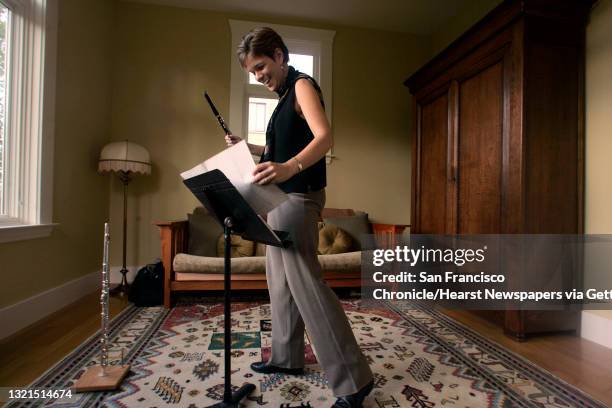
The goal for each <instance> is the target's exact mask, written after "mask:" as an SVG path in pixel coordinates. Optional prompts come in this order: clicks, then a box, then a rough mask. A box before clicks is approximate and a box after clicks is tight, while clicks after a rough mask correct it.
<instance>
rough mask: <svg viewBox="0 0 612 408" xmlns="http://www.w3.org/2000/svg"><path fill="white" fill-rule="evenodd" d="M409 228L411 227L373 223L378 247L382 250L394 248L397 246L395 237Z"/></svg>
mask: <svg viewBox="0 0 612 408" xmlns="http://www.w3.org/2000/svg"><path fill="white" fill-rule="evenodd" d="M409 227H410V225H402V224H378V223H372V232H373V233H374V238H375V239H376V244H377V245H379V246H380V247H381V248H393V247H394V246H395V244H396V240H395V236H396V235H399V234H401V233H402V232H404V230H405V229H406V228H409Z"/></svg>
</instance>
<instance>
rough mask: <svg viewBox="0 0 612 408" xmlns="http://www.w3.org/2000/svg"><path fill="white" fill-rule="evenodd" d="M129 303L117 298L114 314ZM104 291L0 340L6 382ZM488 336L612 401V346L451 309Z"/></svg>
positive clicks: (67, 343) (50, 353)
mask: <svg viewBox="0 0 612 408" xmlns="http://www.w3.org/2000/svg"><path fill="white" fill-rule="evenodd" d="M126 306H127V302H126V301H124V300H121V299H115V298H111V303H110V314H111V316H115V315H116V314H118V313H119V312H120V311H121V310H123V309H124V308H125V307H126ZM99 310H100V305H99V295H98V293H92V294H90V295H87V296H85V297H84V298H83V299H81V300H79V301H78V302H76V303H74V304H72V305H70V306H68V307H67V308H65V309H64V310H62V311H60V312H58V313H55V314H54V315H52V316H50V317H49V318H47V319H45V320H43V321H41V322H40V323H37V324H35V325H33V326H31V327H29V328H27V329H25V330H23V331H21V332H19V333H17V334H16V335H14V336H11V337H10V338H8V339H5V340H3V341H1V342H0V386H3V387H9V386H25V385H27V384H29V383H30V382H32V381H33V380H35V379H36V378H37V377H38V376H40V375H41V374H42V373H44V372H45V371H46V370H47V369H48V368H50V367H51V366H52V365H53V364H54V363H56V362H57V361H58V360H60V359H61V358H63V357H64V356H65V355H66V354H68V353H70V352H71V351H72V350H73V349H74V348H76V347H77V346H78V345H79V344H80V343H81V342H83V341H84V340H85V339H87V338H88V337H90V336H91V335H92V334H94V333H95V332H96V331H97V330H98V328H99V327H100V314H99ZM446 313H447V314H448V315H449V316H451V317H453V318H455V319H456V320H458V321H460V322H462V323H464V324H465V325H467V326H469V327H471V328H472V329H474V330H476V331H477V332H479V333H481V334H483V335H484V336H486V337H487V338H489V339H491V340H493V341H495V342H497V343H499V344H501V345H503V346H504V347H506V348H508V349H510V350H511V351H514V352H515V353H517V354H519V355H522V356H523V357H525V358H527V359H528V360H530V361H532V362H533V363H534V364H536V365H538V366H540V367H542V368H544V369H546V370H548V371H549V372H551V373H553V374H554V375H556V376H557V377H559V378H561V379H563V380H564V381H566V382H568V383H570V384H572V385H574V386H576V387H578V388H580V389H582V390H583V391H585V392H586V393H588V394H590V395H591V396H593V397H594V398H596V399H598V400H600V401H601V402H603V403H604V404H606V405H608V406H612V350H610V349H607V348H605V347H602V346H599V345H597V344H595V343H592V342H590V341H588V340H583V339H581V338H579V337H576V336H572V335H555V336H540V337H535V338H532V339H529V340H528V341H527V342H525V343H517V342H515V341H513V340H511V339H510V338H508V337H506V336H505V335H504V334H503V333H502V331H501V329H500V328H499V327H497V326H495V325H493V324H491V323H489V322H487V321H486V320H484V319H481V318H479V317H476V316H474V315H472V314H469V313H466V312H462V311H446Z"/></svg>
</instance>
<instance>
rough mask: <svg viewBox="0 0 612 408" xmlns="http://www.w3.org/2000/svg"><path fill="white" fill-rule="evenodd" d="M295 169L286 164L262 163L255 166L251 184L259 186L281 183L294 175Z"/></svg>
mask: <svg viewBox="0 0 612 408" xmlns="http://www.w3.org/2000/svg"><path fill="white" fill-rule="evenodd" d="M295 173H296V171H295V169H294V168H293V167H292V166H291V165H290V164H289V163H287V162H285V163H276V162H263V163H259V164H258V165H257V166H255V170H254V171H253V176H254V178H253V183H254V184H259V185H260V186H263V185H266V184H270V183H274V184H278V183H282V182H283V181H287V180H289V179H290V178H291V177H293V176H294V175H295Z"/></svg>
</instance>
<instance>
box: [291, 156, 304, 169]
mask: <svg viewBox="0 0 612 408" xmlns="http://www.w3.org/2000/svg"><path fill="white" fill-rule="evenodd" d="M293 158H294V159H295V161H296V162H297V165H298V169H299V171H298V173H301V171H302V170H304V167H303V166H302V163H301V162H300V161H299V160H298V158H297V157H295V156H293Z"/></svg>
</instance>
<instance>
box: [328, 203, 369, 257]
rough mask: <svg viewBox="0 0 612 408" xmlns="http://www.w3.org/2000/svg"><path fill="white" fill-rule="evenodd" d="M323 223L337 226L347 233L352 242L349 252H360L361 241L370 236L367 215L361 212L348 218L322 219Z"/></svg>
mask: <svg viewBox="0 0 612 408" xmlns="http://www.w3.org/2000/svg"><path fill="white" fill-rule="evenodd" d="M323 222H325V223H326V224H333V225H337V226H338V227H340V228H341V229H343V230H344V231H345V232H347V233H348V235H349V236H350V237H351V238H352V242H353V243H352V246H351V247H350V248H349V251H359V250H361V249H362V245H361V244H362V240H364V239H367V238H368V237H367V235H370V234H372V227H371V225H370V222H369V221H368V214H367V213H365V212H363V211H356V212H355V215H353V216H349V217H327V218H324V219H323ZM366 246H368V245H366Z"/></svg>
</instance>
